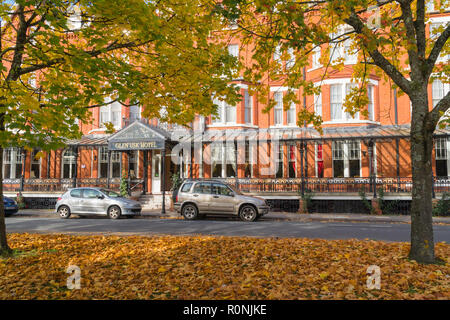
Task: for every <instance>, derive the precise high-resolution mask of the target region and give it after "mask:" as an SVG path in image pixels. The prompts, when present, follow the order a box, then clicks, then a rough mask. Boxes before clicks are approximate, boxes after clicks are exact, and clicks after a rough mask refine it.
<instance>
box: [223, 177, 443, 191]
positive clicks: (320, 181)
mask: <svg viewBox="0 0 450 320" xmlns="http://www.w3.org/2000/svg"><path fill="white" fill-rule="evenodd" d="M219 180H223V181H224V182H226V183H228V184H230V185H237V186H238V188H239V190H241V191H242V192H248V193H286V192H288V193H289V192H291V193H292V192H295V193H301V192H302V190H303V191H309V192H312V193H359V192H360V191H363V192H365V193H373V192H375V191H377V192H379V191H380V190H381V191H382V192H383V193H411V191H412V184H413V182H412V178H410V177H399V178H369V177H367V178H303V179H301V178H293V179H286V178H277V179H258V178H239V179H235V178H229V179H219ZM433 181H434V183H433V189H434V192H435V193H444V192H450V177H446V178H434V179H433ZM375 189H376V190H375Z"/></svg>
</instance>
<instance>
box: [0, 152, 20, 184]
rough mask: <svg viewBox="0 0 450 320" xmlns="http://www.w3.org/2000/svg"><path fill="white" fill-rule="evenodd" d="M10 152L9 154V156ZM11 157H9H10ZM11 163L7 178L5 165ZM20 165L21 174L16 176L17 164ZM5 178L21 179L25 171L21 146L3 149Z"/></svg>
mask: <svg viewBox="0 0 450 320" xmlns="http://www.w3.org/2000/svg"><path fill="white" fill-rule="evenodd" d="M8 154H9V156H8ZM8 158H9V159H8ZM6 164H9V165H10V167H9V178H5V176H6V175H5V165H6ZM17 165H20V166H21V168H20V174H19V176H18V177H16V169H17V168H16V166H17ZM2 170H3V178H4V179H19V178H20V177H22V172H23V155H22V150H21V149H20V148H5V149H3V168H2Z"/></svg>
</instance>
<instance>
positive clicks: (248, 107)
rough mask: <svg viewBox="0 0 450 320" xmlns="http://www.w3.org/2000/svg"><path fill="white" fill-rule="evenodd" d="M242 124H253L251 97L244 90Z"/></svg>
mask: <svg viewBox="0 0 450 320" xmlns="http://www.w3.org/2000/svg"><path fill="white" fill-rule="evenodd" d="M244 108H245V112H244V122H245V123H246V124H253V96H250V95H249V93H248V90H247V89H246V90H244Z"/></svg>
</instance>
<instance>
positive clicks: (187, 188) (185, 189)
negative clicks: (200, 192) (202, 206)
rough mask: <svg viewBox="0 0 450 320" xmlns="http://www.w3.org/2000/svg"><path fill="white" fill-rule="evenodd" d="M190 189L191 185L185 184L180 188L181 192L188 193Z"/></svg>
mask: <svg viewBox="0 0 450 320" xmlns="http://www.w3.org/2000/svg"><path fill="white" fill-rule="evenodd" d="M191 187H192V183H185V184H184V185H183V186H182V187H181V192H189V190H191Z"/></svg>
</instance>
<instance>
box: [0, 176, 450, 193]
mask: <svg viewBox="0 0 450 320" xmlns="http://www.w3.org/2000/svg"><path fill="white" fill-rule="evenodd" d="M214 179H215V180H221V181H223V182H225V183H228V184H230V185H233V186H237V187H238V188H239V190H240V191H242V192H246V193H301V192H302V191H303V192H305V191H309V192H313V193H359V192H361V191H363V192H365V193H367V194H370V193H374V192H375V190H376V191H377V192H379V191H380V190H382V192H384V193H411V191H412V178H411V177H399V178H385V177H383V178H369V177H365V178H303V179H302V178H269V179H260V178H239V179H235V178H226V179H220V178H214ZM21 185H22V183H21V179H5V180H3V190H4V191H17V192H18V191H41V192H52V191H66V190H67V189H69V188H72V187H74V186H77V187H101V188H108V187H109V188H110V189H113V190H118V189H119V188H120V178H111V179H109V182H108V179H107V178H77V179H76V180H74V179H24V180H23V190H21ZM130 189H131V191H133V192H135V191H142V190H143V180H142V179H132V180H131V183H130ZM433 192H434V193H444V192H450V177H438V178H434V179H433Z"/></svg>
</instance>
